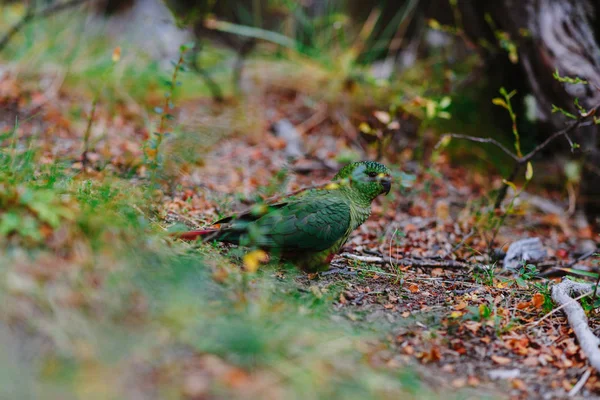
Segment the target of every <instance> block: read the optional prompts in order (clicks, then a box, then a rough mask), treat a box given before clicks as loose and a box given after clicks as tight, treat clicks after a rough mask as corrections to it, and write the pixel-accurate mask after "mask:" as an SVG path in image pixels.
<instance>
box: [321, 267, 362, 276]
mask: <svg viewBox="0 0 600 400" xmlns="http://www.w3.org/2000/svg"><path fill="white" fill-rule="evenodd" d="M334 274H340V275H356V271H351V270H350V268H349V267H344V268H337V267H336V268H331V269H328V270H327V271H324V272H321V275H323V276H327V275H334Z"/></svg>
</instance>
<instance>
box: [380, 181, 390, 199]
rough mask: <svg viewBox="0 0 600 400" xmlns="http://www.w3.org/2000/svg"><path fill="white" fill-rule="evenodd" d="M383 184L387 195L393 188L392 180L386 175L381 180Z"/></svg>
mask: <svg viewBox="0 0 600 400" xmlns="http://www.w3.org/2000/svg"><path fill="white" fill-rule="evenodd" d="M381 186H383V193H384V194H386V195H387V194H388V193H389V192H390V189H391V188H392V181H391V180H390V178H389V177H385V178H383V179H382V180H381Z"/></svg>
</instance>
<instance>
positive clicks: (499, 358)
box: [491, 356, 511, 365]
mask: <svg viewBox="0 0 600 400" xmlns="http://www.w3.org/2000/svg"><path fill="white" fill-rule="evenodd" d="M491 358H492V361H493V362H495V363H496V364H500V365H506V364H509V363H510V362H511V359H510V358H508V357H502V356H492V357H491Z"/></svg>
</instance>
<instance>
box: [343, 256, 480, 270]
mask: <svg viewBox="0 0 600 400" xmlns="http://www.w3.org/2000/svg"><path fill="white" fill-rule="evenodd" d="M341 256H342V257H346V258H348V259H350V260H356V261H362V262H366V263H372V264H392V265H403V266H407V267H411V266H412V267H421V268H469V267H470V265H469V264H467V263H464V262H461V261H455V260H431V259H416V258H395V257H389V256H359V255H357V254H351V253H342V254H341Z"/></svg>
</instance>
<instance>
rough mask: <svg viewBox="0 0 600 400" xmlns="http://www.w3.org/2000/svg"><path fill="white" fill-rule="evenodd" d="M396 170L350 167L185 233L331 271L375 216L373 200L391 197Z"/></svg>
mask: <svg viewBox="0 0 600 400" xmlns="http://www.w3.org/2000/svg"><path fill="white" fill-rule="evenodd" d="M390 188H391V173H390V170H389V169H388V168H387V167H386V166H385V165H383V164H380V163H377V162H373V161H360V162H355V163H351V164H348V165H346V166H345V167H343V168H342V169H341V170H340V171H339V172H338V173H337V174H336V175H335V176H334V177H333V179H332V181H331V183H329V184H328V185H325V186H323V187H319V188H314V189H309V190H306V191H304V192H301V193H300V194H297V195H293V196H290V197H288V198H284V199H282V200H280V201H278V202H276V203H273V204H268V205H267V204H263V205H258V206H255V207H253V208H252V209H251V210H250V211H248V212H245V213H242V214H238V215H232V216H229V217H226V218H223V219H220V220H218V221H216V222H215V223H214V224H213V228H209V229H203V230H197V231H191V232H185V233H181V234H178V235H177V237H178V238H180V239H183V240H195V239H197V238H202V240H204V241H213V240H215V241H219V242H224V243H233V244H237V245H242V246H253V247H258V248H261V249H264V250H267V251H268V252H269V253H270V254H271V255H274V256H277V257H279V258H280V259H284V260H289V261H291V262H292V263H293V264H295V265H296V266H298V267H300V268H302V269H303V270H305V271H307V272H316V271H322V270H326V269H328V268H329V263H330V261H331V259H332V258H333V256H334V255H335V254H336V253H337V252H338V251H339V249H340V248H341V247H342V246H343V245H344V243H346V241H347V240H348V237H349V236H350V233H351V232H352V231H353V230H354V229H356V228H358V227H359V226H360V225H361V224H362V223H363V222H365V221H366V220H367V218H369V216H370V214H371V202H372V201H373V200H374V199H375V198H376V197H377V196H379V195H380V194H387V193H389V191H390Z"/></svg>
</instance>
